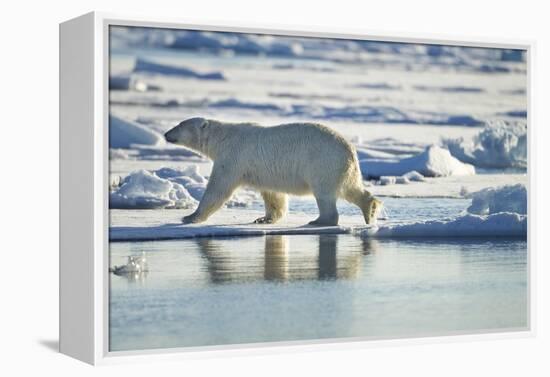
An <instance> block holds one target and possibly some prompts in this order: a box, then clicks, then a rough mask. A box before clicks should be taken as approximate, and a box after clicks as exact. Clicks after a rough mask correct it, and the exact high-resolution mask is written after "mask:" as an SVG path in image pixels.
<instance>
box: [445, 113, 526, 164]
mask: <svg viewBox="0 0 550 377" xmlns="http://www.w3.org/2000/svg"><path fill="white" fill-rule="evenodd" d="M443 144H444V145H445V146H446V147H447V148H448V149H449V151H450V152H451V154H452V155H453V156H455V157H456V158H458V159H459V160H460V161H463V162H467V163H470V164H473V165H475V166H479V167H486V168H508V167H518V168H526V167H527V125H526V124H525V123H524V122H509V121H498V122H493V123H490V124H488V125H487V126H486V127H485V128H484V129H483V130H482V131H481V132H480V133H479V134H478V135H477V136H475V137H474V138H473V140H464V138H458V139H446V140H443Z"/></svg>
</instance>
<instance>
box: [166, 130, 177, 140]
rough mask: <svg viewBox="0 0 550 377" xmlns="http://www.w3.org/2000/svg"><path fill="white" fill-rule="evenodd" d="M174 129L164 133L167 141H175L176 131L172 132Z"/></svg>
mask: <svg viewBox="0 0 550 377" xmlns="http://www.w3.org/2000/svg"><path fill="white" fill-rule="evenodd" d="M171 131H172V130H170V131H168V132H166V133H165V134H164V138H165V139H166V141H167V142H169V143H173V142H174V141H175V140H174V133H173V132H171Z"/></svg>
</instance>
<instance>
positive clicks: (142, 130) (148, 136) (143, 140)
mask: <svg viewBox="0 0 550 377" xmlns="http://www.w3.org/2000/svg"><path fill="white" fill-rule="evenodd" d="M134 144H143V145H162V144H165V141H164V138H163V137H162V135H160V134H159V133H157V132H155V131H153V130H151V129H149V128H147V127H145V126H143V125H141V124H138V123H136V122H132V121H130V120H127V119H122V118H119V117H118V116H115V115H109V147H110V148H131V147H132V145H134Z"/></svg>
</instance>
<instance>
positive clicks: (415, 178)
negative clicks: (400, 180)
mask: <svg viewBox="0 0 550 377" xmlns="http://www.w3.org/2000/svg"><path fill="white" fill-rule="evenodd" d="M403 177H404V178H407V179H408V180H409V181H410V182H424V181H425V180H426V178H424V176H423V175H422V174H420V173H419V172H417V171H416V170H413V171H410V172H408V173H405V174H403Z"/></svg>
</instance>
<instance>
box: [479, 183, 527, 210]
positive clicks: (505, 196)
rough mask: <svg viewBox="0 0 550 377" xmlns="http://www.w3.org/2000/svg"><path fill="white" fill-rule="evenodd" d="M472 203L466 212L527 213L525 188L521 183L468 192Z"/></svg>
mask: <svg viewBox="0 0 550 377" xmlns="http://www.w3.org/2000/svg"><path fill="white" fill-rule="evenodd" d="M470 196H471V197H472V205H470V207H468V212H470V213H474V214H478V215H487V214H493V213H498V212H515V213H519V214H522V215H525V214H527V189H526V188H525V186H524V185H522V184H520V183H519V184H517V185H513V186H501V187H497V188H493V187H489V188H486V189H483V190H481V191H478V192H474V193H473V194H470Z"/></svg>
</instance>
